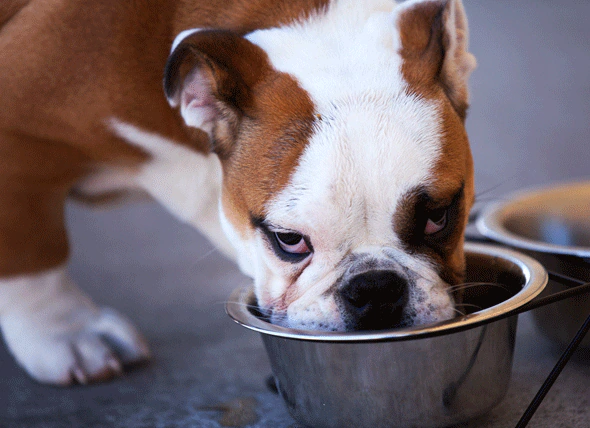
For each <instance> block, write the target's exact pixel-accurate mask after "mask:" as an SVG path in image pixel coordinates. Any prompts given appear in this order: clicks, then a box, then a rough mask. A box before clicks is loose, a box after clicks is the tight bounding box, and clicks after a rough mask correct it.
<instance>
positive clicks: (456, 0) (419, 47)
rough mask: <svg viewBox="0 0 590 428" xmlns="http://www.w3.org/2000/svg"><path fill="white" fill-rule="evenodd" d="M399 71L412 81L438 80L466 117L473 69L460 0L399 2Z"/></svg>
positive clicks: (474, 64)
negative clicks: (400, 64) (468, 84)
mask: <svg viewBox="0 0 590 428" xmlns="http://www.w3.org/2000/svg"><path fill="white" fill-rule="evenodd" d="M397 23H398V27H399V31H400V38H401V49H400V54H401V56H402V59H403V65H402V72H403V73H404V76H405V77H406V78H407V79H408V80H410V83H414V84H418V85H420V84H428V83H430V82H432V80H434V81H436V82H437V83H439V84H440V85H441V86H442V87H443V89H444V91H445V93H446V94H447V97H448V98H449V100H450V101H451V103H452V105H453V107H454V108H455V110H456V111H457V113H458V114H459V116H460V117H461V118H462V119H465V115H466V112H467V107H468V105H469V96H468V90H467V80H468V78H469V75H470V74H471V72H472V71H473V70H474V69H475V66H476V61H475V57H474V56H473V55H472V54H471V53H469V51H468V39H469V30H468V27H467V17H466V15H465V10H464V8H463V3H462V2H461V0H413V1H412V0H410V1H407V2H405V3H402V4H401V5H400V9H399V15H398V19H397Z"/></svg>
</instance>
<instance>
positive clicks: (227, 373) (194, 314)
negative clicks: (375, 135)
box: [0, 0, 590, 428]
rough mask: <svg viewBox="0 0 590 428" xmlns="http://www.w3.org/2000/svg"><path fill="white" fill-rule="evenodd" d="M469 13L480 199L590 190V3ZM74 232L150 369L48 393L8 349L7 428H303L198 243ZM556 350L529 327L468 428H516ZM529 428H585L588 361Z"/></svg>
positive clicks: (121, 232) (171, 236)
mask: <svg viewBox="0 0 590 428" xmlns="http://www.w3.org/2000/svg"><path fill="white" fill-rule="evenodd" d="M465 3H466V10H467V13H468V15H469V17H470V25H471V37H472V50H473V52H474V53H475V54H476V56H477V57H478V61H479V68H478V70H477V71H476V72H475V73H474V75H473V78H472V85H471V87H472V108H471V110H470V114H469V117H468V130H469V133H470V137H471V141H472V147H473V152H474V158H475V164H476V171H477V172H476V183H477V189H478V193H479V194H480V200H481V201H482V202H487V201H489V200H491V199H494V198H498V197H502V196H503V195H505V194H507V193H508V192H510V191H512V190H515V189H519V188H522V187H526V186H530V185H542V184H549V183H554V182H556V181H567V180H573V179H581V178H590V150H589V149H588V136H589V135H590V28H589V26H588V21H589V20H590V2H588V1H581V0H580V1H574V0H567V1H559V2H550V1H544V0H537V1H520V2H514V1H505V0H496V1H489V0H488V1H485V0H466V1H465ZM68 221H69V225H70V232H71V239H72V242H73V255H72V260H71V264H70V268H71V272H72V274H73V276H74V278H75V279H76V280H77V281H78V283H79V284H81V286H82V287H83V288H84V289H85V290H86V291H87V292H88V293H89V294H90V295H92V296H93V297H94V298H95V300H96V301H97V302H99V303H101V304H103V305H109V306H112V307H115V308H116V309H118V310H120V311H122V312H124V313H126V314H127V315H128V316H129V317H130V318H131V319H133V320H134V321H135V322H136V324H137V325H138V327H139V328H140V329H141V330H142V331H143V332H144V334H145V335H146V337H147V338H148V340H149V341H150V343H151V346H152V350H153V353H154V360H153V362H152V363H151V364H150V365H148V366H145V367H140V368H137V369H135V370H132V371H130V372H128V373H127V374H126V375H125V376H124V377H122V378H120V379H117V380H115V381H112V382H110V383H106V384H101V385H92V386H86V387H72V388H53V387H47V386H42V385H38V384H36V383H35V382H33V381H32V380H30V379H29V378H28V377H27V376H26V375H25V374H24V373H23V372H22V371H21V370H20V369H19V368H18V367H17V366H16V364H15V363H14V361H13V359H12V357H11V356H10V355H9V354H8V352H7V351H6V348H5V347H4V346H3V345H0V426H2V427H28V426H30V427H70V426H71V427H76V426H114V427H151V426H158V427H190V426H196V427H218V426H220V422H219V421H220V417H221V416H222V415H221V413H220V412H218V411H215V410H210V406H215V405H219V404H220V403H226V402H229V401H232V400H235V399H240V398H250V397H251V398H254V399H255V400H256V404H255V406H254V409H255V411H256V412H257V414H258V417H259V421H258V422H257V423H256V424H254V425H252V426H255V427H273V428H274V427H292V426H295V422H294V421H293V420H292V419H291V418H290V417H289V415H288V413H287V412H286V409H285V407H284V406H283V404H282V401H281V400H280V398H278V397H277V396H275V395H274V394H272V393H271V392H269V391H268V390H267V388H266V387H265V384H264V379H265V378H266V377H267V376H268V375H269V374H270V367H269V364H268V361H267V359H266V355H265V353H264V350H263V348H262V343H261V341H260V339H259V337H258V336H257V335H256V334H254V333H252V332H249V331H246V330H245V329H243V328H241V327H239V326H238V325H235V324H234V323H233V322H231V321H230V320H229V319H228V317H227V316H226V315H225V313H224V309H223V304H224V301H225V300H226V299H227V297H228V295H229V293H230V292H231V290H233V289H234V288H235V287H237V286H239V285H243V284H247V279H245V278H244V277H242V276H241V275H240V273H239V272H238V271H237V269H236V268H235V267H234V266H233V265H232V264H231V263H229V262H227V261H226V260H224V259H223V258H222V257H221V256H220V255H219V254H218V253H217V252H216V251H214V250H212V247H211V245H210V244H208V243H207V242H206V241H205V240H204V239H203V238H202V237H201V236H200V235H199V234H198V233H197V232H196V231H194V230H192V229H191V228H190V227H188V226H186V225H183V224H180V223H179V222H177V221H176V220H174V219H173V218H172V217H171V216H169V215H168V214H167V213H166V212H165V211H164V210H163V209H162V208H160V207H159V206H157V205H156V204H153V203H142V204H138V205H130V206H125V207H121V208H117V209H114V210H111V211H98V212H94V211H90V210H87V209H85V208H83V207H79V206H76V205H71V206H69V207H68ZM559 351H560V350H559V349H558V348H557V347H556V346H554V345H552V344H550V343H549V342H548V341H546V340H545V339H544V338H543V337H542V336H541V335H540V334H539V333H538V332H537V331H536V330H535V328H534V327H533V325H532V322H531V319H530V315H524V316H521V317H520V322H519V330H518V335H517V342H516V354H515V361H514V369H513V375H512V380H511V384H510V387H509V390H508V393H507V395H506V398H505V399H504V401H503V402H502V403H501V404H500V405H499V406H497V407H496V408H495V409H494V410H493V411H492V412H491V413H490V414H488V415H487V416H486V417H484V418H483V419H480V420H478V421H474V422H472V423H470V424H468V425H466V427H485V428H487V427H490V428H491V427H510V426H514V424H515V423H516V422H517V421H518V419H519V417H520V415H521V414H522V412H523V410H524V409H525V408H526V406H527V404H528V402H529V401H530V399H531V398H532V397H533V395H534V394H535V392H536V390H537V389H538V388H539V386H540V385H541V383H542V381H543V380H544V378H545V376H546V375H547V374H548V373H549V371H550V369H551V367H552V366H553V364H554V363H555V362H556V360H557V358H558V355H559ZM530 426H531V427H541V428H543V427H547V428H549V427H551V428H556V427H588V426H590V355H588V354H586V355H583V354H579V355H577V356H576V357H575V358H574V361H572V362H571V363H570V364H569V365H568V366H567V367H566V369H565V370H564V372H563V374H562V376H561V377H560V378H559V379H558V381H557V382H556V384H555V386H554V388H553V389H552V391H551V392H550V394H549V395H548V396H547V398H546V400H545V401H544V403H543V405H542V406H541V408H540V409H539V411H538V412H537V414H536V415H535V417H534V419H533V420H532V422H531V424H530Z"/></svg>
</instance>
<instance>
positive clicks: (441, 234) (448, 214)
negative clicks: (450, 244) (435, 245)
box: [416, 186, 463, 242]
mask: <svg viewBox="0 0 590 428" xmlns="http://www.w3.org/2000/svg"><path fill="white" fill-rule="evenodd" d="M462 198H463V186H462V187H461V189H460V190H459V191H458V192H457V193H456V194H455V195H454V196H453V198H452V200H451V201H450V203H449V202H448V201H447V202H446V203H445V202H444V201H443V202H436V201H434V200H433V199H431V198H430V197H428V195H425V196H424V198H423V199H422V201H421V203H419V206H418V207H417V210H416V219H417V224H416V226H417V227H418V228H420V231H421V232H422V233H421V235H422V237H423V239H424V240H425V241H427V242H429V241H430V242H432V241H440V240H444V239H445V238H446V237H448V236H449V235H450V233H451V232H452V231H453V229H454V228H455V224H456V222H457V219H458V217H459V206H460V204H461V200H462ZM429 220H430V221H432V222H433V223H435V224H437V225H441V223H442V226H443V227H441V229H440V230H438V231H436V232H434V233H430V234H427V233H425V230H426V225H427V224H428V221H429Z"/></svg>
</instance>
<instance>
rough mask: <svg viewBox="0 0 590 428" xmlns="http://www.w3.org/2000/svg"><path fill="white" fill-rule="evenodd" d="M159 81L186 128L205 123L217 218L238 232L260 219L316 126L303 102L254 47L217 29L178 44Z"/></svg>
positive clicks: (296, 89) (292, 82) (288, 78)
mask: <svg viewBox="0 0 590 428" xmlns="http://www.w3.org/2000/svg"><path fill="white" fill-rule="evenodd" d="M165 76H166V77H165V80H164V87H165V90H166V95H167V97H168V99H169V101H170V103H171V104H172V105H173V106H176V105H180V106H181V110H183V109H184V110H183V111H184V112H188V113H186V114H187V115H188V117H189V119H188V121H187V123H189V125H191V123H190V120H191V117H192V116H190V115H194V117H196V118H197V119H196V120H201V118H203V117H205V118H206V120H205V121H204V122H202V123H205V124H206V125H207V126H208V127H210V131H209V132H210V137H211V143H212V149H213V151H214V152H215V153H217V155H218V156H219V158H220V160H221V162H222V165H223V172H224V192H223V193H224V196H223V203H224V212H225V214H226V216H227V217H228V219H230V221H231V222H232V223H233V224H234V226H237V227H238V228H239V229H240V230H241V231H242V232H245V231H246V229H247V228H249V226H250V219H251V218H253V217H256V218H261V217H264V216H265V214H266V213H265V204H266V202H267V201H268V200H269V199H270V198H271V197H272V196H273V195H275V194H276V193H277V192H279V191H280V190H281V189H282V188H283V187H284V186H285V185H286V184H287V182H288V180H289V177H290V175H291V173H292V171H293V169H294V168H295V166H296V165H297V162H298V159H299V156H300V155H301V153H302V151H303V149H304V147H305V145H306V144H307V141H308V138H309V136H310V135H311V133H312V128H313V124H314V122H315V121H316V120H318V118H317V117H316V115H315V114H314V110H315V107H314V105H313V103H312V101H311V99H310V97H309V95H308V94H307V93H306V92H305V91H304V90H303V89H302V88H301V87H300V86H299V84H298V83H297V81H296V80H295V79H294V78H293V77H291V76H290V75H288V74H286V73H281V72H278V71H276V70H274V69H273V67H272V65H271V64H270V62H269V59H268V57H267V55H266V53H265V52H264V51H263V50H262V49H261V48H260V47H258V46H256V45H254V44H253V43H251V42H250V41H248V40H247V39H245V38H243V37H241V36H239V35H238V34H236V33H233V32H230V31H225V30H205V31H199V32H196V33H194V34H192V35H190V36H188V37H187V38H185V39H184V40H183V41H182V42H181V43H180V44H179V46H178V47H177V48H176V49H175V51H174V52H173V53H172V55H171V56H170V59H169V60H168V65H167V67H166V74H165ZM191 106H194V107H191ZM191 108H192V109H193V110H191ZM183 114H185V113H183ZM185 120H186V117H185ZM199 123H201V122H199ZM191 126H193V125H191ZM195 126H196V125H195Z"/></svg>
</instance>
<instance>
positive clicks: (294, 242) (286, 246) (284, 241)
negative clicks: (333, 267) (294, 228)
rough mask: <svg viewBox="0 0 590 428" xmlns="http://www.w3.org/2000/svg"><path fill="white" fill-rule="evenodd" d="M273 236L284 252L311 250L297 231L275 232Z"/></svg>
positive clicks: (305, 251)
mask: <svg viewBox="0 0 590 428" xmlns="http://www.w3.org/2000/svg"><path fill="white" fill-rule="evenodd" d="M275 238H276V239H277V243H278V244H279V246H280V247H281V249H282V250H283V251H284V252H286V253H289V254H309V253H310V252H311V250H310V249H309V247H308V245H307V242H305V238H304V237H303V235H300V234H298V233H293V232H289V233H283V232H275Z"/></svg>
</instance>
